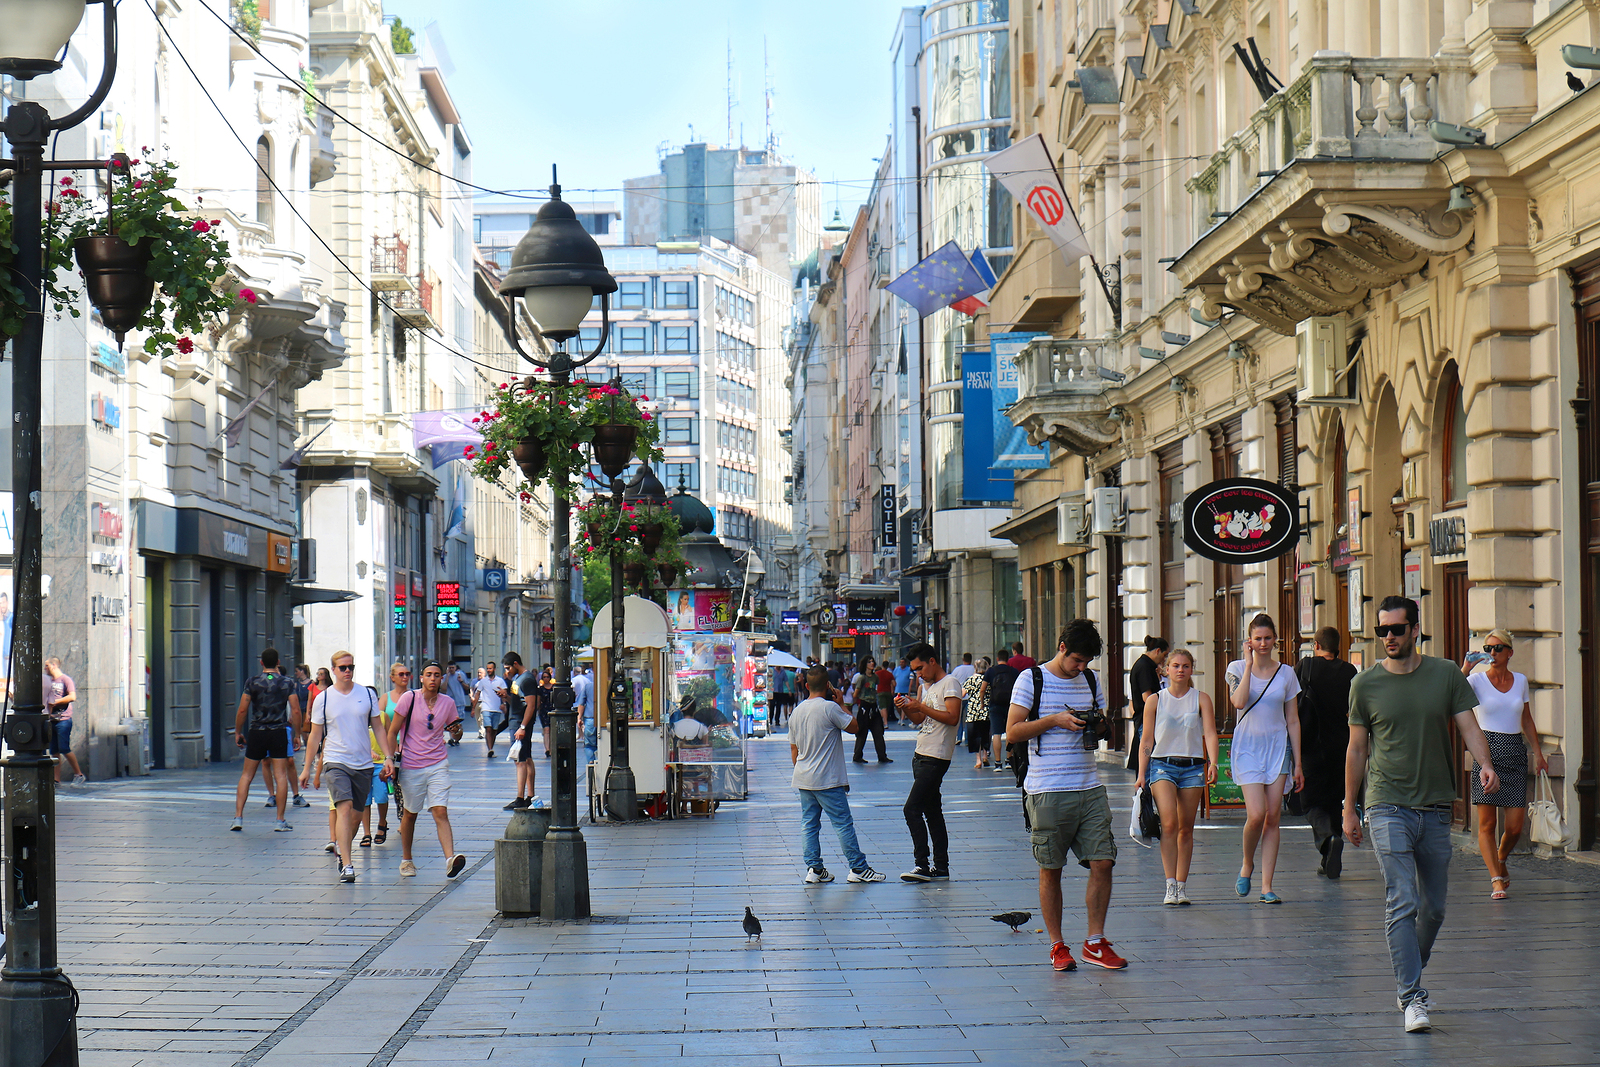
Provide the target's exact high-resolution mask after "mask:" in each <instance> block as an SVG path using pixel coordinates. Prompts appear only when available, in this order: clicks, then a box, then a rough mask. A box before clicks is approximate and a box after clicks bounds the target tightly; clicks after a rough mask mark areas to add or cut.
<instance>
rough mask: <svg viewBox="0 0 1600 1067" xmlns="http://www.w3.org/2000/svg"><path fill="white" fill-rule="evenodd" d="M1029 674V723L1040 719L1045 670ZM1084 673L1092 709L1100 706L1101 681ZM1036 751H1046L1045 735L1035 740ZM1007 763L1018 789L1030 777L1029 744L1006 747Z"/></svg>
mask: <svg viewBox="0 0 1600 1067" xmlns="http://www.w3.org/2000/svg"><path fill="white" fill-rule="evenodd" d="M1028 673H1029V674H1031V675H1033V707H1031V708H1029V709H1028V719H1027V721H1028V722H1032V721H1033V720H1035V719H1037V718H1038V717H1039V701H1040V700H1041V699H1042V698H1043V696H1044V668H1042V667H1029V668H1028ZM1083 673H1084V675H1085V677H1086V678H1087V679H1088V682H1089V699H1090V701H1091V704H1090V707H1094V708H1098V707H1099V706H1100V680H1099V679H1098V678H1096V677H1095V674H1094V671H1091V670H1090V669H1089V668H1087V667H1085V668H1084V669H1083ZM1034 751H1035V752H1043V751H1044V735H1043V734H1040V735H1039V736H1038V737H1036V738H1034ZM1006 762H1007V763H1009V764H1010V765H1011V773H1012V774H1014V775H1016V776H1017V787H1018V788H1019V789H1020V788H1021V787H1022V783H1023V782H1024V781H1026V780H1027V777H1028V742H1026V741H1012V742H1010V743H1009V744H1007V745H1006Z"/></svg>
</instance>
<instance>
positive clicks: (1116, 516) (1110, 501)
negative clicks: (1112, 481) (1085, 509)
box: [1094, 485, 1128, 537]
mask: <svg viewBox="0 0 1600 1067" xmlns="http://www.w3.org/2000/svg"><path fill="white" fill-rule="evenodd" d="M1127 527H1128V515H1127V512H1126V511H1125V510H1124V509H1123V506H1122V487H1121V486H1118V485H1105V486H1101V487H1100V488H1099V489H1096V490H1095V491H1094V532H1095V533H1097V534H1100V535H1101V536H1105V537H1121V536H1122V535H1123V534H1125V533H1127Z"/></svg>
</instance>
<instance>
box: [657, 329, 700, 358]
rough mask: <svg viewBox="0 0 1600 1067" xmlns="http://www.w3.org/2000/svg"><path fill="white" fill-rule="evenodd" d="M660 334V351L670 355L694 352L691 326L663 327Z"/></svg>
mask: <svg viewBox="0 0 1600 1067" xmlns="http://www.w3.org/2000/svg"><path fill="white" fill-rule="evenodd" d="M661 334H662V337H661V351H663V352H671V353H683V352H693V351H694V327H693V326H663V327H662V328H661Z"/></svg>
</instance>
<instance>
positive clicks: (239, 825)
mask: <svg viewBox="0 0 1600 1067" xmlns="http://www.w3.org/2000/svg"><path fill="white" fill-rule="evenodd" d="M228 829H230V830H243V829H244V820H243V819H235V820H233V825H232V826H229V827H228Z"/></svg>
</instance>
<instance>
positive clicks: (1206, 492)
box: [1183, 478, 1300, 563]
mask: <svg viewBox="0 0 1600 1067" xmlns="http://www.w3.org/2000/svg"><path fill="white" fill-rule="evenodd" d="M1299 539H1300V508H1299V501H1298V500H1296V499H1295V497H1294V495H1293V494H1291V493H1290V492H1289V491H1288V490H1286V489H1285V488H1284V487H1283V486H1281V485H1279V484H1278V483H1276V482H1267V481H1262V480H1261V479H1259V478H1223V479H1222V480H1220V481H1215V482H1212V483H1211V484H1209V485H1203V486H1201V487H1200V488H1199V489H1196V490H1195V491H1194V492H1192V493H1190V494H1189V495H1188V496H1187V497H1185V498H1184V501H1183V543H1184V544H1185V545H1187V546H1189V548H1190V549H1192V550H1193V551H1194V552H1196V553H1198V554H1199V555H1201V556H1204V557H1205V558H1206V559H1209V560H1212V561H1214V562H1216V563H1260V562H1262V561H1263V560H1269V559H1277V558H1278V557H1279V556H1282V555H1286V554H1288V553H1290V552H1293V551H1294V548H1295V545H1296V543H1297V542H1298V541H1299Z"/></svg>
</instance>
